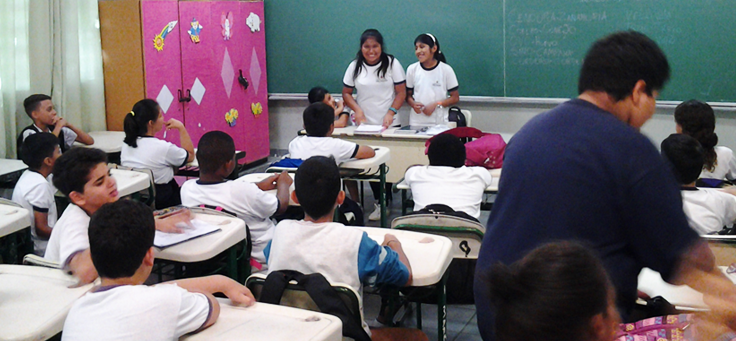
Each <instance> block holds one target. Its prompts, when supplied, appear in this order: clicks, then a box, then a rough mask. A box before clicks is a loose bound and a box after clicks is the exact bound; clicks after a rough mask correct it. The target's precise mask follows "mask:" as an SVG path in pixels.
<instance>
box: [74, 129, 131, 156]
mask: <svg viewBox="0 0 736 341" xmlns="http://www.w3.org/2000/svg"><path fill="white" fill-rule="evenodd" d="M88 134H89V136H91V137H92V138H93V139H94V140H95V143H93V144H92V145H90V146H87V145H84V144H81V143H78V142H75V143H74V145H75V146H82V147H90V148H97V149H101V150H102V151H103V152H105V153H108V154H111V153H120V151H121V150H122V149H123V143H124V142H123V139H125V132H122V131H90V132H89V133H88Z"/></svg>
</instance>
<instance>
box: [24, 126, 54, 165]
mask: <svg viewBox="0 0 736 341" xmlns="http://www.w3.org/2000/svg"><path fill="white" fill-rule="evenodd" d="M58 145H59V138H58V137H56V135H54V134H52V133H35V134H31V135H29V136H28V137H26V139H25V140H24V141H23V146H22V147H21V149H22V150H23V163H25V164H26V165H28V168H30V169H32V170H38V169H39V168H41V166H42V165H43V160H45V159H46V158H47V157H52V156H53V155H54V151H55V150H56V147H57V146H58Z"/></svg>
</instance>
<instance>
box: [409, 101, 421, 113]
mask: <svg viewBox="0 0 736 341" xmlns="http://www.w3.org/2000/svg"><path fill="white" fill-rule="evenodd" d="M411 108H412V109H414V112H415V113H417V114H421V113H422V110H424V104H422V103H421V102H416V101H415V102H414V105H412V106H411Z"/></svg>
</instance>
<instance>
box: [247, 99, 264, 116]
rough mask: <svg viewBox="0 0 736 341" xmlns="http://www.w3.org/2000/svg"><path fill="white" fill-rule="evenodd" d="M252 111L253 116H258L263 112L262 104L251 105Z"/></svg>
mask: <svg viewBox="0 0 736 341" xmlns="http://www.w3.org/2000/svg"><path fill="white" fill-rule="evenodd" d="M250 110H251V111H252V112H253V115H255V116H258V115H260V114H261V113H262V112H263V106H262V105H261V103H260V102H259V103H251V105H250Z"/></svg>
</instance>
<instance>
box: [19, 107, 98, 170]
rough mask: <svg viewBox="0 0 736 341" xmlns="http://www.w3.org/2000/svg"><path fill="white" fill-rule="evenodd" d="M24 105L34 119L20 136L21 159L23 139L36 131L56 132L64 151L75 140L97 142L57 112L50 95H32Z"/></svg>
mask: <svg viewBox="0 0 736 341" xmlns="http://www.w3.org/2000/svg"><path fill="white" fill-rule="evenodd" d="M23 107H24V109H25V111H26V115H28V117H30V118H31V120H33V124H31V125H29V126H27V127H25V128H24V129H23V130H22V131H21V132H20V135H19V136H18V140H17V147H18V158H19V159H21V160H22V159H23V148H22V146H23V141H24V140H25V139H26V138H27V137H28V136H30V135H31V134H35V133H52V134H54V136H56V137H57V138H58V139H59V147H60V148H61V152H62V153H63V152H65V151H67V150H69V149H71V148H72V145H73V144H74V141H77V142H79V143H83V144H86V145H91V144H93V143H95V140H94V139H93V138H92V137H91V136H89V134H87V133H85V132H84V131H83V130H81V129H79V128H77V127H75V126H74V125H72V124H71V123H69V122H67V121H66V120H65V119H64V118H62V117H59V116H58V115H57V114H56V109H54V103H52V102H51V97H50V96H48V95H43V94H35V95H30V96H28V97H27V98H26V99H25V100H24V101H23Z"/></svg>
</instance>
